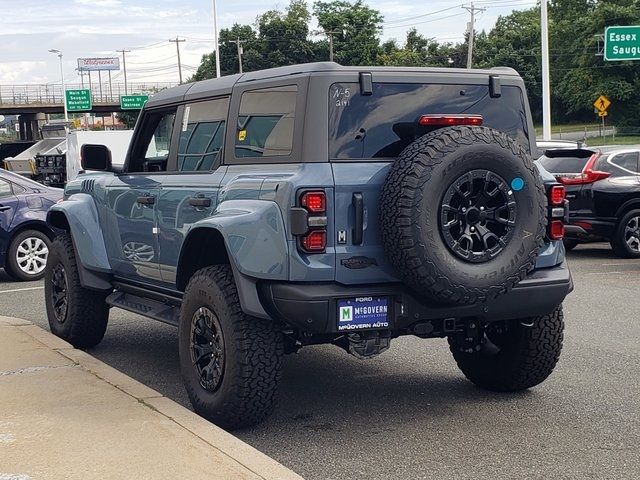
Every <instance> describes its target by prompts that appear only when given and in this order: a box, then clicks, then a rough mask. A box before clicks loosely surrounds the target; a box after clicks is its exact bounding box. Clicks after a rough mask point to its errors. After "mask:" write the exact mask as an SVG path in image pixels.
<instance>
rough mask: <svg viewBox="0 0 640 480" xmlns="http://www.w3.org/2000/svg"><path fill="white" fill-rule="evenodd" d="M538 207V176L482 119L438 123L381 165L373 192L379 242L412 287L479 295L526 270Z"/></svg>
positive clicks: (541, 203)
mask: <svg viewBox="0 0 640 480" xmlns="http://www.w3.org/2000/svg"><path fill="white" fill-rule="evenodd" d="M545 210H546V197H545V193H544V186H543V184H542V180H541V179H540V177H539V175H538V172H537V170H536V168H535V166H534V164H533V162H532V160H531V158H530V157H529V155H528V154H527V153H526V152H525V151H524V150H523V148H522V147H521V146H520V145H518V144H517V143H516V142H515V141H514V140H513V139H511V138H510V137H508V136H507V135H505V134H503V133H501V132H498V131H496V130H493V129H490V128H486V127H469V126H458V127H450V128H443V129H440V130H436V131H434V132H431V133H429V134H427V135H424V136H423V137H420V138H418V139H417V140H416V141H414V142H413V143H412V144H410V145H409V146H408V147H407V148H405V149H404V151H403V152H402V153H401V154H400V156H399V157H398V159H397V160H396V161H395V162H394V164H393V166H392V167H391V170H390V171H389V174H388V176H387V178H386V181H385V184H384V187H383V189H382V193H381V198H380V222H381V232H382V241H383V244H384V248H385V251H386V253H387V256H388V258H389V259H390V261H391V263H392V265H393V266H394V267H395V269H396V270H397V272H398V275H399V276H400V278H401V279H402V280H403V281H404V282H405V283H406V284H407V285H409V286H410V287H411V288H412V289H414V290H415V291H416V292H417V293H418V294H421V295H424V296H427V297H429V298H431V299H435V300H438V301H441V302H446V303H455V304H469V303H475V302H481V301H485V300H487V299H491V298H495V297H497V296H499V295H501V294H503V293H506V292H507V291H509V290H510V289H511V288H513V287H514V286H515V285H516V283H518V282H519V281H520V280H522V279H523V278H524V277H525V276H526V275H527V273H528V272H529V271H531V270H532V269H533V267H534V266H535V261H536V256H537V254H538V249H539V248H540V246H541V245H542V243H543V240H544V233H545V227H546V215H545Z"/></svg>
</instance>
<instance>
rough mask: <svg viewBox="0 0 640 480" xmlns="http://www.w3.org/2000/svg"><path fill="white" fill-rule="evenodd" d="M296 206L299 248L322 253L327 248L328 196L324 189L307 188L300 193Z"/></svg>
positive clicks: (304, 250) (307, 251)
mask: <svg viewBox="0 0 640 480" xmlns="http://www.w3.org/2000/svg"><path fill="white" fill-rule="evenodd" d="M298 205H300V207H302V208H300V207H298V208H294V209H293V210H294V211H295V215H296V217H297V222H296V230H295V231H293V233H294V235H299V242H298V248H299V250H301V251H302V252H304V253H322V252H324V251H325V249H326V248H327V229H326V226H327V196H326V193H325V192H324V191H323V190H307V191H304V192H302V193H301V194H300V197H299V202H298Z"/></svg>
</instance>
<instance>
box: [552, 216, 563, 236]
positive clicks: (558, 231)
mask: <svg viewBox="0 0 640 480" xmlns="http://www.w3.org/2000/svg"><path fill="white" fill-rule="evenodd" d="M549 238H550V239H551V240H562V238H564V223H563V222H562V220H552V221H551V222H550V223H549Z"/></svg>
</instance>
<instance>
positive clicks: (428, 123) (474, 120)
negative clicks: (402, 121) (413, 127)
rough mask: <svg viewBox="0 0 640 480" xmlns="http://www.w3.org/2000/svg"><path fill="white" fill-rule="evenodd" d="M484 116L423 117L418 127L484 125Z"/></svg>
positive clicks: (438, 115)
mask: <svg viewBox="0 0 640 480" xmlns="http://www.w3.org/2000/svg"><path fill="white" fill-rule="evenodd" d="M482 121H483V118H482V115H440V114H435V115H422V116H421V117H420V118H419V119H418V125H421V126H423V127H451V126H454V125H482Z"/></svg>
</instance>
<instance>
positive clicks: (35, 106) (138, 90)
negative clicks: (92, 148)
mask: <svg viewBox="0 0 640 480" xmlns="http://www.w3.org/2000/svg"><path fill="white" fill-rule="evenodd" d="M175 85H177V83H170V82H139V83H128V84H127V88H126V89H125V85H124V83H112V84H109V83H104V82H103V83H102V84H98V85H92V86H91V97H92V100H93V102H92V103H93V106H92V108H91V110H87V112H90V113H111V112H119V111H121V108H120V96H121V95H126V94H129V95H133V94H148V95H153V94H154V93H156V92H158V91H160V90H163V89H165V88H169V87H173V86H175ZM65 86H66V89H67V90H79V89H86V88H89V86H86V85H84V84H67V85H65ZM125 92H127V93H125ZM63 101H64V92H63V91H62V85H61V84H46V83H45V84H27V85H0V115H28V114H38V113H64V105H63ZM71 113H73V112H71Z"/></svg>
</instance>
